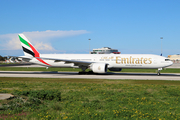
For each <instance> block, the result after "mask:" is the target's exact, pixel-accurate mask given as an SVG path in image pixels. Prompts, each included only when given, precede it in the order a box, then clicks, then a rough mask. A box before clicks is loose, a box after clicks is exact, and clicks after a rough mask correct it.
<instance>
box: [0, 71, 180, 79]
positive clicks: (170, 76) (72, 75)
mask: <svg viewBox="0 0 180 120" xmlns="http://www.w3.org/2000/svg"><path fill="white" fill-rule="evenodd" d="M0 77H35V78H80V79H82V78H85V79H114V80H115V79H116V80H118V79H123V80H180V74H176V73H162V74H161V75H160V76H157V74H156V73H106V74H93V75H79V74H78V72H40V71H0ZM0 79H1V78H0Z"/></svg>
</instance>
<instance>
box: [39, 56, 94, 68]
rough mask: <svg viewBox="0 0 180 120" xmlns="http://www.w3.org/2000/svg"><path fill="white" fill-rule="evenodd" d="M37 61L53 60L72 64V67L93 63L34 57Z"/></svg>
mask: <svg viewBox="0 0 180 120" xmlns="http://www.w3.org/2000/svg"><path fill="white" fill-rule="evenodd" d="M36 58H37V59H43V60H54V62H65V63H74V65H75V66H76V65H77V66H79V65H85V66H88V65H90V64H91V63H94V62H88V61H79V60H68V59H58V58H43V57H36Z"/></svg>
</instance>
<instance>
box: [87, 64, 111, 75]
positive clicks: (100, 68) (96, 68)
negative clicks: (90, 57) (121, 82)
mask: <svg viewBox="0 0 180 120" xmlns="http://www.w3.org/2000/svg"><path fill="white" fill-rule="evenodd" d="M107 65H108V64H106V63H93V64H92V65H91V66H90V69H91V70H92V71H93V72H94V73H106V72H107Z"/></svg>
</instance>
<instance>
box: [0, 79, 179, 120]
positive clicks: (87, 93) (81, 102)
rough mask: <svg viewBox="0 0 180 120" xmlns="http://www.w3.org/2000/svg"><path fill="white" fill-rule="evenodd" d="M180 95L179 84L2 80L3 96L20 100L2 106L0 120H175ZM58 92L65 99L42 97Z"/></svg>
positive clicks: (119, 81) (99, 80)
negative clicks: (13, 96)
mask: <svg viewBox="0 0 180 120" xmlns="http://www.w3.org/2000/svg"><path fill="white" fill-rule="evenodd" d="M179 90H180V82H179V81H156V80H152V81H151V80H148V81H143V80H118V81H117V80H103V79H97V80H96V79H59V78H58V79H52V78H0V93H12V94H15V95H16V97H15V98H12V99H10V100H1V101H0V119H3V118H5V119H33V120H39V119H44V120H45V119H62V120H64V119H68V120H69V119H70V120H71V119H73V120H79V119H81V120H82V119H83V120H84V119H91V120H99V119H100V120H104V119H105V120H106V119H108V120H111V119H115V120H119V119H121V120H123V119H124V120H125V119H127V120H129V119H132V120H136V119H143V120H152V119H155V120H157V119H159V120H160V119H161V120H164V119H166V120H170V119H173V120H175V119H180V113H179V111H180V93H179ZM28 91H29V92H31V93H32V94H34V95H32V94H31V95H30V94H29V95H28V94H26V93H27V92H28ZM43 91H46V92H43ZM57 92H58V93H59V92H60V93H61V99H59V100H56V99H52V100H50V99H45V98H46V97H43V96H42V94H43V95H44V94H45V93H47V94H48V93H51V94H53V95H54V96H56V93H57ZM22 93H23V94H22ZM37 94H40V95H41V96H42V97H40V98H36V97H35V96H36V95H37ZM59 95H60V94H59ZM42 98H44V99H42Z"/></svg>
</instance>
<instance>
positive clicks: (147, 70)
mask: <svg viewBox="0 0 180 120" xmlns="http://www.w3.org/2000/svg"><path fill="white" fill-rule="evenodd" d="M0 71H75V72H79V71H81V69H77V68H48V69H46V68H45V67H28V68H27V67H0ZM87 71H89V70H88V69H87ZM108 72H114V71H108ZM120 72H139V73H142V72H144V73H157V69H122V71H120ZM161 73H180V69H179V68H166V69H165V70H162V71H161Z"/></svg>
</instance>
